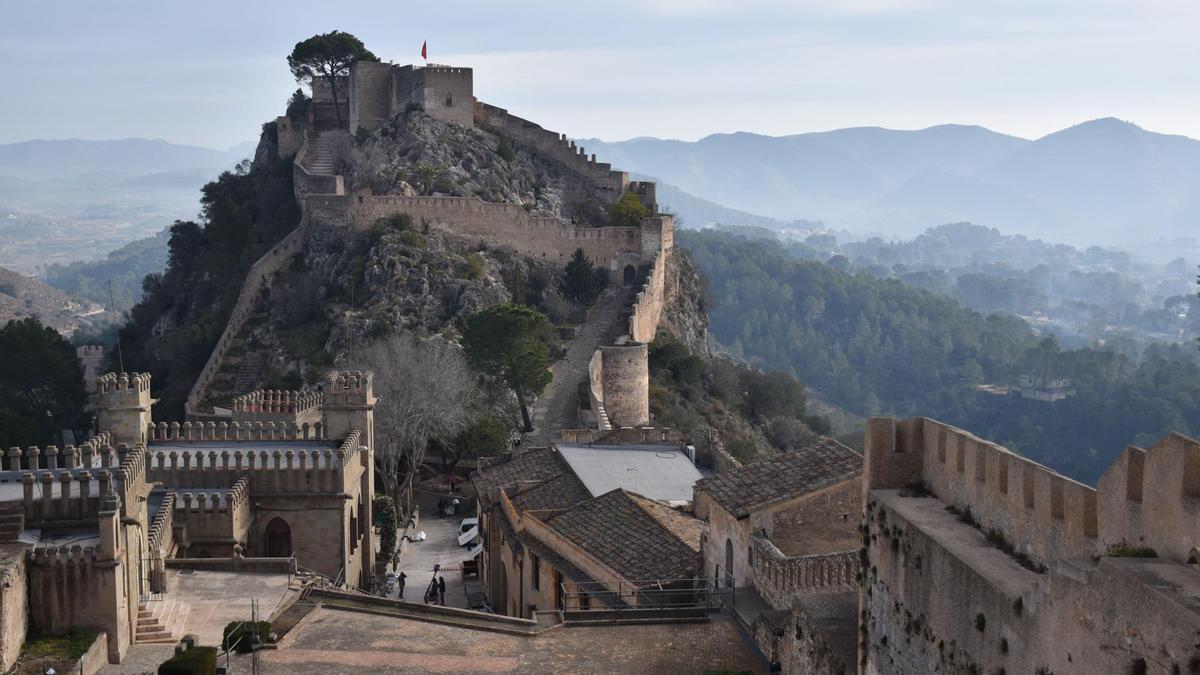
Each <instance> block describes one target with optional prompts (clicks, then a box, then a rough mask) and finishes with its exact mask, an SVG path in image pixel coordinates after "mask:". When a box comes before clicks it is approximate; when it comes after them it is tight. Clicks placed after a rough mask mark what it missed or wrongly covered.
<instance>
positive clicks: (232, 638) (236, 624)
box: [222, 621, 271, 654]
mask: <svg viewBox="0 0 1200 675" xmlns="http://www.w3.org/2000/svg"><path fill="white" fill-rule="evenodd" d="M254 632H255V625H254V624H253V623H252V622H250V621H230V622H229V623H227V624H225V630H224V631H223V632H222V635H223V636H224V637H223V641H224V644H226V645H228V646H229V648H230V649H232V650H234V651H236V652H237V653H239V654H248V653H250V651H251V650H252V649H253V647H254V644H253V642H252V640H251V639H250V638H251V636H252V635H254ZM270 636H271V622H270V621H259V622H258V642H259V644H266V642H267V640H268V639H269V638H270Z"/></svg>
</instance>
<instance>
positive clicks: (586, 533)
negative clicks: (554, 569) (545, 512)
mask: <svg viewBox="0 0 1200 675" xmlns="http://www.w3.org/2000/svg"><path fill="white" fill-rule="evenodd" d="M649 501H650V500H648V499H646V498H645V497H642V496H640V495H635V494H633V493H630V492H626V491H625V490H622V489H616V490H612V491H610V492H607V493H605V494H603V495H600V496H599V497H596V498H595V499H591V500H588V501H586V502H584V503H582V504H579V505H578V506H576V507H574V508H572V509H570V510H569V511H565V512H563V513H561V514H559V515H556V516H554V517H553V518H551V519H550V520H549V522H548V525H549V526H550V527H552V528H554V530H556V531H557V532H558V533H559V534H561V535H562V536H563V537H564V538H566V539H567V540H568V541H570V542H572V543H573V544H575V545H576V546H579V547H580V548H581V549H583V550H585V551H587V552H588V553H589V554H591V555H592V556H593V557H595V558H596V559H597V560H599V561H600V562H602V563H604V564H605V565H607V566H608V567H609V568H611V569H612V570H613V571H614V572H616V573H617V574H619V575H621V576H622V577H624V578H625V579H626V580H628V581H645V580H666V579H683V578H690V577H692V576H694V575H695V574H696V573H697V572H698V571H699V569H700V552H699V550H698V544H699V532H702V531H703V530H702V529H700V530H698V531H697V530H695V528H694V527H692V526H688V525H684V524H683V522H682V521H677V520H676V519H675V517H674V516H672V515H670V514H665V513H663V512H662V510H659V509H655V508H653V507H651V506H648V505H646V502H649ZM664 508H666V507H664ZM680 517H681V518H686V517H688V516H684V515H683V514H680ZM693 520H695V519H693ZM664 522H667V523H670V525H669V526H668V525H664V524H663V523H664ZM697 524H698V526H699V527H701V528H703V523H699V521H697ZM693 538H694V545H693Z"/></svg>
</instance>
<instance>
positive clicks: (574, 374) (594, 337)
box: [527, 287, 633, 447]
mask: <svg viewBox="0 0 1200 675" xmlns="http://www.w3.org/2000/svg"><path fill="white" fill-rule="evenodd" d="M632 301H633V293H632V291H631V290H630V289H627V288H620V287H616V288H609V289H608V290H606V291H605V292H604V294H603V295H601V296H600V298H599V299H598V300H597V301H596V304H594V305H592V308H591V310H590V311H589V312H588V320H587V321H586V322H585V323H584V324H583V325H582V326H580V330H579V334H578V335H577V336H576V337H575V339H574V340H572V341H570V342H568V343H567V353H566V356H564V357H563V358H562V359H559V360H558V361H555V362H554V363H553V364H552V365H551V366H550V372H551V373H552V374H553V375H554V379H553V380H551V381H550V384H548V385H546V390H545V391H544V392H542V395H541V396H540V397H538V400H537V402H536V403H535V404H534V407H533V410H532V411H531V414H532V416H533V426H534V430H533V433H531V434H530V435H529V442H528V443H527V445H529V446H530V447H538V446H542V445H545V444H546V443H548V442H550V441H552V440H558V432H559V431H561V430H563V429H568V428H573V427H577V426H579V420H578V419H577V418H576V409H577V407H578V404H579V398H578V391H579V383H580V382H584V381H585V380H586V379H587V374H588V363H589V362H590V361H591V358H592V354H593V353H594V352H595V351H596V349H597V348H598V347H600V346H601V345H606V344H611V343H612V341H613V340H614V339H615V338H616V337H617V335H619V334H620V329H621V328H622V326H619V325H618V324H617V319H619V318H620V316H621V310H622V309H623V308H624V307H625V306H626V305H628V304H629V303H630V302H632Z"/></svg>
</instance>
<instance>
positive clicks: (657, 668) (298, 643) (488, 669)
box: [262, 607, 765, 675]
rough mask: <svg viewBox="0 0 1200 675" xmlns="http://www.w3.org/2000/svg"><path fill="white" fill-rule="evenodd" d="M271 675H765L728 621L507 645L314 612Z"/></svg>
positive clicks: (275, 657)
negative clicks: (734, 674) (715, 674)
mask: <svg viewBox="0 0 1200 675" xmlns="http://www.w3.org/2000/svg"><path fill="white" fill-rule="evenodd" d="M262 663H263V665H264V668H263V672H266V673H288V674H292V673H296V674H300V675H305V674H308V673H312V674H316V673H322V674H324V673H562V674H564V675H566V674H572V675H575V674H581V675H590V674H597V675H598V674H600V673H605V674H608V673H622V674H636V673H672V674H676V673H677V674H679V675H688V674H693V673H694V674H696V675H699V674H700V673H703V672H704V671H706V670H710V669H717V670H720V669H731V670H736V671H748V672H751V673H763V672H765V670H763V669H762V667H761V666H760V664H759V663H758V662H757V661H756V660H755V659H754V657H753V655H752V653H751V651H750V649H749V647H748V646H747V645H746V643H745V642H744V641H743V640H742V638H741V636H740V635H739V634H738V632H737V629H736V628H735V627H734V625H733V622H732V620H731V619H729V618H728V617H727V616H717V617H715V620H713V621H711V622H708V623H689V624H653V625H635V626H591V627H579V628H566V627H564V628H556V629H552V630H550V631H547V632H546V633H543V634H541V635H538V636H536V637H523V636H515V635H504V634H500V633H493V632H487V631H480V630H473V629H469V628H461V627H456V626H447V625H442V624H434V623H427V622H423V621H416V620H411V619H403V618H398V617H389V616H380V615H376V614H369V613H360V612H350V611H343V610H339V609H333V608H329V607H322V608H319V609H316V610H313V612H312V613H311V614H309V615H308V617H306V618H305V619H304V620H303V621H301V622H300V624H298V625H297V626H296V627H295V628H294V629H293V630H292V631H291V632H290V633H288V634H287V636H285V637H284V638H283V640H282V641H281V643H280V645H279V649H277V650H274V651H268V652H263V653H262Z"/></svg>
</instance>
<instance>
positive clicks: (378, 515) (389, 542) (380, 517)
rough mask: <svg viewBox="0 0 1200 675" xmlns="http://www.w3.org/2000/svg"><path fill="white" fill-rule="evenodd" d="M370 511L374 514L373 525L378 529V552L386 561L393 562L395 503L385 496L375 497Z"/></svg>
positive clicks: (395, 519) (396, 524)
mask: <svg viewBox="0 0 1200 675" xmlns="http://www.w3.org/2000/svg"><path fill="white" fill-rule="evenodd" d="M371 510H372V511H374V512H375V523H374V524H375V525H376V526H377V527H378V528H379V550H380V551H381V552H384V555H385V556H386V558H387V561H388V562H389V563H390V562H393V561H394V559H395V555H396V539H397V534H396V529H397V527H398V522H397V516H396V502H395V501H393V500H392V498H391V497H389V496H387V495H375V499H374V504H373V506H372V509H371Z"/></svg>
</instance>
